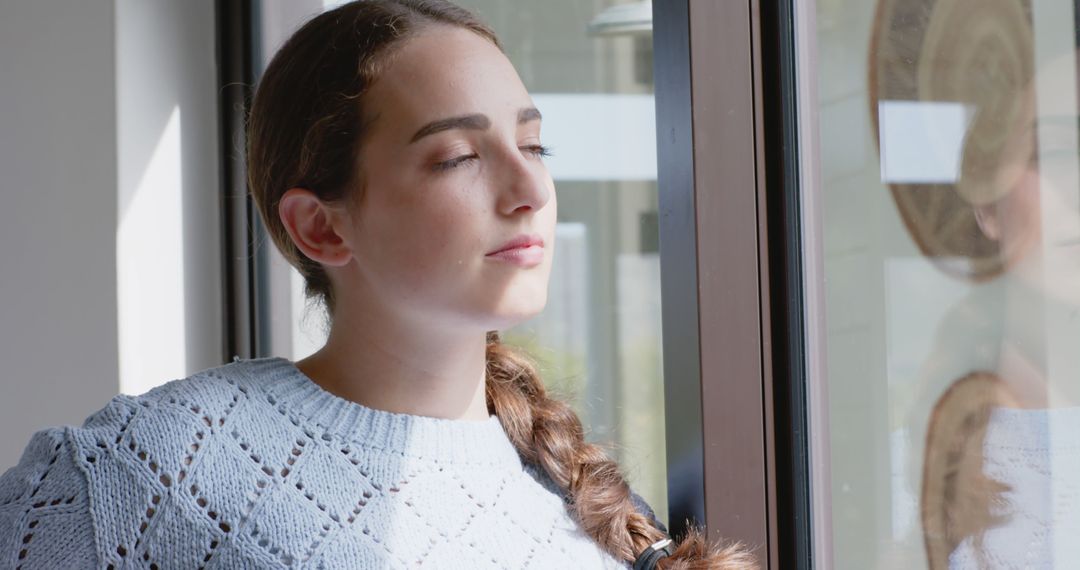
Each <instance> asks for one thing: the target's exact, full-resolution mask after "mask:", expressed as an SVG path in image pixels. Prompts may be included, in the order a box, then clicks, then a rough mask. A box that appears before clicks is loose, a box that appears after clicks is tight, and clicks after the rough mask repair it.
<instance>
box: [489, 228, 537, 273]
mask: <svg viewBox="0 0 1080 570" xmlns="http://www.w3.org/2000/svg"><path fill="white" fill-rule="evenodd" d="M487 259H490V260H492V261H495V262H498V263H506V264H509V265H511V266H517V267H521V268H529V267H536V266H538V265H540V264H541V263H543V262H544V239H543V238H541V237H540V236H538V235H536V234H529V235H525V234H523V235H520V236H518V237H516V238H514V239H512V240H510V241H508V242H506V243H504V244H503V245H502V246H500V247H499V248H498V249H496V250H495V251H492V252H491V253H489V254H487Z"/></svg>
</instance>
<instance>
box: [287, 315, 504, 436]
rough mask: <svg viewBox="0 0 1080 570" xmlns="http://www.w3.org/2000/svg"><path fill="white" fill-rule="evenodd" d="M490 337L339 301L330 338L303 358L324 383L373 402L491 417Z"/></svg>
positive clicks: (439, 414)
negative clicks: (488, 379) (487, 383)
mask: <svg viewBox="0 0 1080 570" xmlns="http://www.w3.org/2000/svg"><path fill="white" fill-rule="evenodd" d="M486 346H487V345H486V335H485V333H483V332H480V333H477V332H475V331H471V330H466V331H465V332H460V331H449V330H445V329H444V330H440V329H438V328H437V327H435V326H431V325H430V323H429V324H427V325H424V324H423V323H409V322H406V321H405V319H401V318H397V319H395V318H389V316H387V315H385V314H384V315H378V316H377V315H376V314H375V313H374V312H364V313H360V312H358V311H349V310H348V308H347V307H341V306H339V307H338V310H337V311H336V312H335V315H334V323H333V325H332V327H331V330H330V336H329V339H328V340H327V342H326V345H325V346H323V348H322V349H320V350H319V351H318V352H316V353H315V354H313V355H311V356H309V357H308V358H305V359H303V360H301V361H299V362H297V363H296V366H297V368H299V369H300V370H301V371H302V372H303V373H304V374H306V375H307V376H309V377H310V378H311V379H312V380H313V381H314V382H315V383H317V384H319V385H320V386H321V387H322V388H323V389H325V390H327V391H328V392H330V393H332V394H335V395H337V396H339V397H341V398H344V399H346V400H350V401H353V402H357V403H359V404H362V405H365V406H367V407H369V408H374V409H377V410H385V411H388V412H395V413H400V414H410V415H418V416H427V417H435V418H445V419H460V420H486V419H487V418H488V417H489V415H490V414H488V410H487V400H486V397H485V391H484V388H485V386H484V382H485V378H486V365H487V361H486Z"/></svg>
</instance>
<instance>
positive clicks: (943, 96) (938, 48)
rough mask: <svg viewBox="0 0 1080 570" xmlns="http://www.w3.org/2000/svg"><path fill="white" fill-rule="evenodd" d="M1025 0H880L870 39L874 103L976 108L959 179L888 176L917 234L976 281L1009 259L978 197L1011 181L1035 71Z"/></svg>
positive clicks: (943, 263) (1000, 192)
mask: <svg viewBox="0 0 1080 570" xmlns="http://www.w3.org/2000/svg"><path fill="white" fill-rule="evenodd" d="M1030 14H1031V11H1030V6H1029V4H1028V0H879V3H878V5H877V13H876V15H875V21H874V30H873V38H872V39H871V44H870V59H869V91H870V101H869V103H870V112H871V115H872V117H873V121H874V129H875V132H876V131H877V129H878V128H879V123H878V116H877V113H878V104H879V102H881V101H924V102H930V101H933V102H951V103H962V104H964V105H965V106H967V107H968V108H969V109H970V110H971V111H973V115H972V117H971V119H970V123H969V126H968V130H967V134H966V136H965V139H964V143H963V151H962V158H961V168H960V173H959V175H960V176H959V179H958V181H957V182H956V183H950V184H916V183H899V182H893V183H890V184H889V190H890V193H891V194H892V197H893V200H894V202H895V203H896V207H897V209H898V210H899V213H900V216H901V218H902V219H903V220H904V224H905V226H906V227H907V229H908V232H909V233H910V234H911V236H912V239H913V240H914V241H915V243H916V244H917V245H918V246H919V249H920V251H921V252H922V253H923V254H924V255H926V256H927V257H928V258H929V259H930V260H931V261H932V262H934V263H935V265H937V266H938V267H939V268H941V269H942V270H943V271H945V272H946V273H948V274H950V275H953V276H956V277H960V278H964V279H967V280H971V281H982V280H986V279H990V278H993V277H995V276H997V275H999V274H1001V273H1002V272H1003V271H1004V270H1005V269H1006V267H1005V265H1006V260H1005V259H1003V258H1002V256H1001V251H1000V247H999V245H998V243H997V242H996V241H994V240H991V239H989V238H987V237H986V236H984V235H983V233H982V231H981V230H980V229H979V226H978V223H977V222H976V220H975V206H978V205H985V204H990V203H993V202H995V201H997V200H999V199H1000V198H1002V197H1004V196H1005V194H1006V193H1007V192H1008V191H1009V188H1008V185H1007V184H1002V183H1000V182H998V180H999V179H1000V177H999V176H998V172H999V169H1000V167H1001V165H1002V164H1003V156H1002V153H1003V150H1004V148H1005V146H1006V142H1007V141H1008V139H1009V137H1010V136H1011V135H1012V134H1013V133H1015V128H1016V125H1017V124H1018V119H1019V117H1018V114H1019V113H1022V112H1024V110H1025V107H1024V104H1023V97H1024V92H1025V90H1026V89H1027V88H1028V86H1029V83H1030V81H1031V79H1032V76H1033V68H1034V43H1033V42H1034V40H1033V33H1032V24H1031V15H1030Z"/></svg>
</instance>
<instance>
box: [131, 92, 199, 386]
mask: <svg viewBox="0 0 1080 570" xmlns="http://www.w3.org/2000/svg"><path fill="white" fill-rule="evenodd" d="M180 160H181V151H180V108H179V107H175V108H174V109H173V111H172V114H171V115H170V116H169V121H168V123H167V125H166V127H165V129H164V131H163V132H162V135H161V138H160V139H158V143H157V146H156V147H155V149H154V153H153V155H152V156H151V158H150V161H149V163H148V164H147V166H146V169H145V171H144V172H143V176H142V178H141V179H140V180H139V183H138V185H137V186H136V188H135V194H134V197H133V198H132V199H131V201H130V203H129V205H128V207H127V208H126V210H124V211H122V212H120V222H119V229H118V230H117V235H116V267H117V290H118V299H117V301H118V304H119V309H118V311H119V329H120V330H119V335H120V391H121V392H122V393H125V394H140V393H142V392H145V391H146V390H148V389H150V388H151V387H153V386H155V385H158V384H160V383H162V381H163V380H164V379H172V378H181V377H183V376H184V375H185V374H184V371H185V368H184V366H185V364H184V357H185V354H186V346H185V342H184V339H185V331H184V325H185V323H184V239H183V238H184V236H183V226H182V219H183V218H182V216H181V212H182V211H183V203H182V199H181V188H182V184H181V168H180V165H181V162H180Z"/></svg>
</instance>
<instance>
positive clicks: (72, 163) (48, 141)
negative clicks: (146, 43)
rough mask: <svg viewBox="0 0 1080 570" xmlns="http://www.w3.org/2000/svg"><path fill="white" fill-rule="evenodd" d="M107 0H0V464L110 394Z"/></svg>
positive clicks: (111, 136)
mask: <svg viewBox="0 0 1080 570" xmlns="http://www.w3.org/2000/svg"><path fill="white" fill-rule="evenodd" d="M114 44H115V37H114V19H113V3H112V1H111V0H85V1H80V2H48V1H46V2H5V3H3V4H0V77H2V78H3V79H2V80H0V173H2V174H0V200H2V201H0V244H3V247H0V363H2V366H3V372H2V375H3V379H2V380H0V382H2V384H0V390H2V392H0V433H2V434H3V436H2V437H0V466H5V467H6V466H8V465H11V464H14V462H15V461H16V459H17V457H18V454H20V453H21V452H22V449H23V447H24V446H25V445H26V441H27V439H28V438H29V437H30V434H31V433H32V432H34V431H36V430H37V429H40V428H42V427H45V426H47V425H51V424H57V423H75V422H80V423H81V421H82V419H83V418H85V417H86V416H87V415H88V414H89V412H91V411H92V410H91V409H90V408H91V407H92V406H97V407H100V406H101V405H103V404H104V403H105V401H106V400H107V399H108V398H109V397H110V396H112V395H113V394H115V393H116V387H117V338H116V254H115V232H116V179H117V174H116V169H117V166H116V156H117V149H116V100H115V89H116V87H115V85H116V74H115V64H114V59H113V55H114V49H113V46H114Z"/></svg>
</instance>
